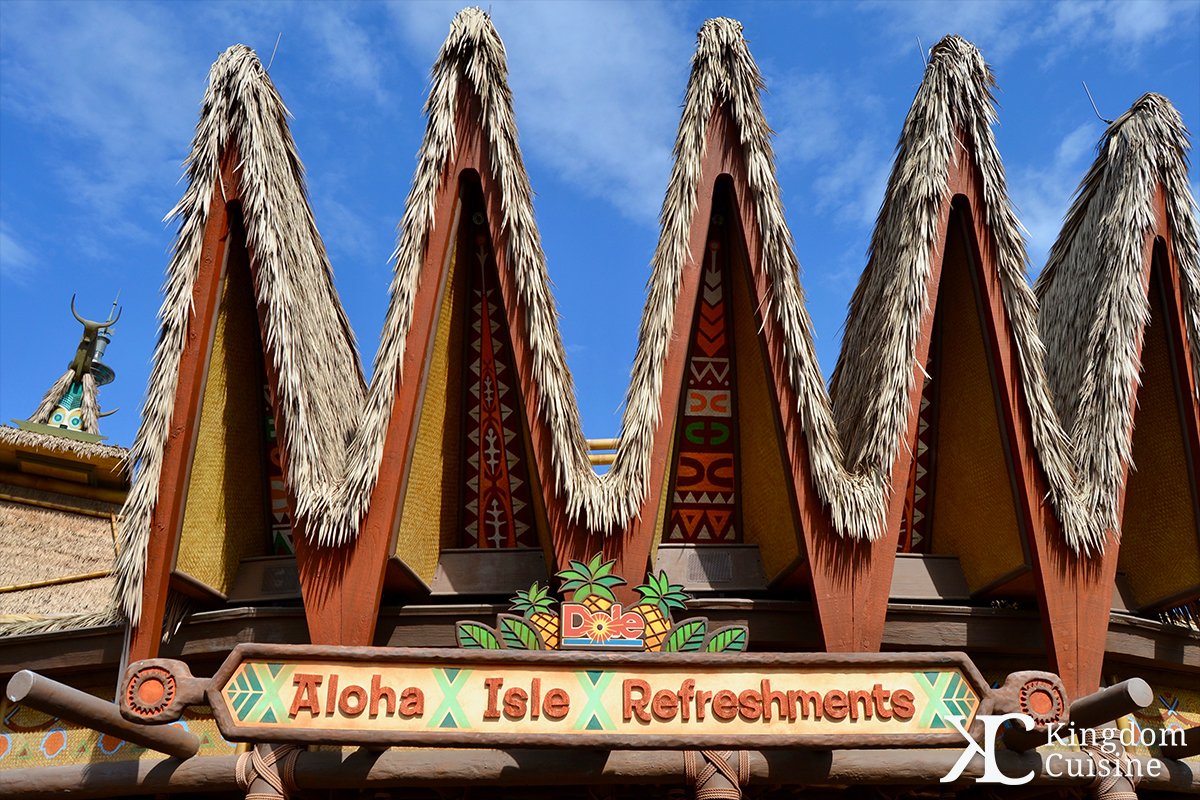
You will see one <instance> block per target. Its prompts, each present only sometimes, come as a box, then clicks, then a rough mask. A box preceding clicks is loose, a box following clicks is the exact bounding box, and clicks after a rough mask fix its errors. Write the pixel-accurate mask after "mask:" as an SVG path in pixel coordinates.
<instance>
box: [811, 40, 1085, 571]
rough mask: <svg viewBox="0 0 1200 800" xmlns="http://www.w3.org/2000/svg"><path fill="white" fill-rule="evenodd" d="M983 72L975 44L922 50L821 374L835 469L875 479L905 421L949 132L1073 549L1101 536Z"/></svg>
mask: <svg viewBox="0 0 1200 800" xmlns="http://www.w3.org/2000/svg"><path fill="white" fill-rule="evenodd" d="M994 85H995V79H994V78H993V76H992V73H991V70H990V69H989V68H988V66H987V64H986V63H985V62H984V60H983V56H982V55H981V54H980V53H979V50H978V49H976V48H975V46H974V45H972V44H971V43H970V42H967V41H966V40H964V39H961V38H959V37H957V36H948V37H946V38H945V39H943V40H942V41H940V42H939V43H938V44H937V45H936V46H935V47H934V48H933V49H932V51H931V52H930V59H929V64H928V67H927V68H926V71H925V79H924V80H923V81H922V83H921V86H920V88H919V89H918V90H917V95H916V98H915V99H914V101H913V105H912V108H911V110H910V111H909V113H908V117H907V119H906V120H905V122H904V129H903V132H902V133H901V135H900V141H899V143H898V145H897V153H896V162H895V166H894V167H893V168H892V174H891V177H890V178H889V180H888V186H887V192H886V194H885V196H884V201H883V205H882V206H881V208H880V211H879V217H878V220H877V222H876V225H875V233H874V235H873V237H872V239H871V247H870V254H869V259H868V263H867V267H866V270H865V271H864V272H863V276H862V278H861V280H860V281H859V284H858V287H857V288H856V289H855V292H854V295H853V297H852V298H851V301H850V310H849V315H848V317H847V322H846V334H845V338H844V339H843V342H842V352H841V356H840V358H839V360H838V364H837V367H836V369H835V371H834V376H833V389H832V391H833V396H834V417H835V420H836V422H837V426H838V431H839V433H840V434H841V436H842V442H843V445H844V447H845V450H846V458H847V461H846V466H847V469H849V470H851V471H854V472H857V473H860V474H863V475H865V476H869V477H870V482H871V484H872V488H873V491H874V492H875V493H877V494H878V493H882V492H884V491H886V489H885V487H886V482H887V481H888V479H889V478H890V470H891V465H892V462H893V460H894V459H895V456H896V451H897V447H898V446H899V445H900V439H901V434H902V431H903V430H904V429H905V426H906V425H907V423H908V418H909V413H910V411H911V409H910V403H909V389H910V387H911V381H912V380H913V357H914V354H915V352H916V342H917V337H918V336H919V334H920V329H921V320H922V317H923V315H924V314H925V313H926V312H927V311H928V310H929V309H928V297H929V295H928V283H929V279H930V276H931V273H932V268H933V264H932V263H931V257H932V255H933V250H934V246H935V244H936V243H937V241H938V236H939V230H938V220H939V212H940V210H941V208H942V207H943V205H944V204H945V203H946V202H947V201H948V200H949V197H948V188H947V187H948V177H949V172H950V167H951V163H952V159H954V158H955V157H956V152H957V149H958V146H959V143H960V137H961V143H962V145H964V146H965V147H966V149H967V151H968V152H969V153H971V154H972V155H973V156H974V159H975V163H976V164H977V165H978V167H979V173H980V178H981V181H982V194H983V199H984V204H983V208H982V209H980V211H982V213H984V214H985V218H984V224H985V226H986V229H987V231H988V233H989V235H990V241H985V242H981V243H980V246H981V248H984V249H985V250H987V251H988V252H990V253H991V255H992V262H993V263H994V265H995V268H996V272H997V277H998V278H999V282H1000V286H1001V287H1002V294H1003V301H1004V306H1005V309H1006V311H1007V314H1008V321H1009V324H1010V325H1011V328H1012V335H1013V339H1014V341H1015V343H1016V346H1017V353H1018V357H1019V370H1018V371H1019V375H1020V379H1021V389H1022V390H1023V392H1024V395H1025V400H1026V402H1027V404H1028V408H1029V413H1030V421H1031V424H1032V434H1033V444H1034V447H1035V448H1036V450H1037V455H1038V456H1039V458H1040V460H1041V464H1042V467H1043V469H1044V471H1045V474H1046V477H1047V478H1048V481H1049V490H1050V500H1051V502H1052V504H1053V507H1054V509H1055V510H1056V512H1057V515H1058V517H1059V520H1060V522H1061V523H1062V527H1063V534H1064V536H1065V538H1066V541H1067V543H1068V544H1069V545H1070V546H1071V548H1072V549H1074V550H1076V551H1092V550H1095V549H1098V548H1099V547H1101V546H1102V542H1103V540H1102V538H1101V537H1099V536H1098V535H1097V533H1096V531H1094V530H1093V529H1092V528H1091V526H1089V524H1088V520H1087V518H1086V516H1085V515H1084V513H1083V509H1082V507H1081V505H1080V503H1079V499H1078V490H1077V486H1076V478H1075V475H1074V466H1073V464H1072V462H1071V453H1070V448H1069V443H1068V440H1067V437H1066V435H1065V434H1064V431H1063V429H1062V426H1061V424H1060V422H1059V420H1058V417H1057V414H1056V413H1055V407H1054V404H1053V399H1052V397H1051V395H1050V392H1049V389H1048V384H1047V381H1046V376H1045V366H1044V360H1045V347H1044V345H1043V344H1042V342H1041V339H1040V337H1039V333H1038V328H1037V302H1036V299H1035V297H1034V295H1033V292H1032V291H1031V290H1030V288H1029V285H1028V283H1027V282H1026V278H1025V266H1026V264H1027V262H1028V257H1027V255H1026V252H1025V242H1024V240H1023V239H1022V237H1021V234H1020V228H1019V223H1018V222H1017V218H1016V215H1015V214H1014V213H1013V209H1012V205H1011V203H1010V202H1009V199H1008V191H1007V187H1006V183H1005V176H1004V166H1003V164H1002V162H1001V159H1000V154H999V151H998V150H997V149H996V142H995V138H994V137H993V135H992V124H993V123H994V122H995V121H996V114H995V104H994V98H993V95H992V88H993V87H994Z"/></svg>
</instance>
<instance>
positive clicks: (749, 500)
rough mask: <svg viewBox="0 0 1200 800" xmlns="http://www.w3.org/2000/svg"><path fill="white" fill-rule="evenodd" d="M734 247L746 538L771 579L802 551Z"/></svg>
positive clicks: (771, 393) (774, 407)
mask: <svg viewBox="0 0 1200 800" xmlns="http://www.w3.org/2000/svg"><path fill="white" fill-rule="evenodd" d="M732 250H733V253H734V257H733V263H732V264H731V265H730V267H731V269H730V283H731V284H733V285H732V286H731V287H730V288H731V290H732V291H731V293H730V294H731V299H732V303H733V308H732V312H733V346H734V363H735V364H737V375H736V378H737V413H738V420H737V425H738V448H739V453H738V463H739V464H740V466H741V470H742V473H741V484H740V486H739V487H738V490H739V492H740V498H739V499H740V502H741V508H742V532H743V539H742V540H743V541H744V542H745V543H746V544H756V545H758V552H759V557H760V558H761V559H762V564H763V570H764V571H765V572H766V576H767V580H768V581H771V580H774V579H775V578H777V577H779V574H780V573H781V572H782V571H783V570H784V569H785V568H787V567H788V566H789V565H790V564H792V563H793V562H795V560H796V558H797V557H798V556H799V555H800V544H799V542H800V531H799V530H797V529H796V521H795V516H794V514H793V511H792V490H791V487H790V486H789V485H788V484H789V481H790V479H789V477H788V470H787V468H786V467H785V465H784V464H785V462H784V456H783V451H782V448H781V445H782V442H781V439H780V434H779V430H778V427H779V423H778V419H779V407H778V403H777V401H776V399H775V390H774V388H773V387H772V386H771V385H770V381H771V376H770V373H769V372H768V369H767V363H766V359H765V358H764V351H763V347H762V344H761V343H760V339H759V334H758V325H759V322H758V316H757V315H756V314H755V311H754V309H755V305H756V304H755V303H753V302H751V299H750V298H751V294H750V282H749V279H750V274H749V267H748V265H747V264H746V259H745V256H744V254H743V253H742V251H741V248H740V247H734V248H732Z"/></svg>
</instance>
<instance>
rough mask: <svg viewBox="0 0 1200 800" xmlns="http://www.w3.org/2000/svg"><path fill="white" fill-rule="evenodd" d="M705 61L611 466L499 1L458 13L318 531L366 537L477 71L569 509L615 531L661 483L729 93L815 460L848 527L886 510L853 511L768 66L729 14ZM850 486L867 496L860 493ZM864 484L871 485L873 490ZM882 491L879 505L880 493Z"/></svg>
mask: <svg viewBox="0 0 1200 800" xmlns="http://www.w3.org/2000/svg"><path fill="white" fill-rule="evenodd" d="M698 40H699V44H698V48H697V52H696V56H695V58H694V59H693V63H692V75H691V79H690V81H689V83H688V90H687V97H686V100H685V107H684V112H683V118H682V120H681V121H680V125H679V132H678V135H677V138H676V142H675V165H674V169H673V171H672V175H671V180H670V184H669V187H668V189H667V196H666V199H665V200H664V203H663V209H662V214H661V224H662V233H661V236H660V239H659V244H658V247H657V250H656V251H655V255H654V259H653V262H652V272H651V277H650V281H649V289H648V294H649V296H648V299H647V303H646V307H645V311H644V313H643V317H642V322H641V327H640V331H639V345H638V350H637V354H636V356H635V360H634V365H633V370H632V379H631V382H630V387H629V390H628V392H627V395H626V403H625V414H624V418H623V421H622V433H621V436H620V439H619V444H618V447H617V454H616V457H615V461H614V463H613V465H612V468H611V469H610V470H609V471H608V472H607V473H606V474H605V475H604V476H598V475H596V474H595V472H594V471H593V470H592V469H591V466H590V463H589V460H588V449H587V443H586V440H585V439H584V436H583V432H582V426H581V424H580V418H579V410H578V407H577V406H576V403H575V390H574V384H573V381H572V379H571V374H570V370H569V369H568V368H567V364H566V357H565V353H564V350H563V346H562V340H561V337H560V335H559V331H558V325H557V311H556V309H555V306H554V300H553V296H552V294H551V291H550V285H549V277H548V273H547V269H546V259H545V254H544V252H543V251H542V247H541V242H540V238H539V234H538V230H537V226H536V224H535V222H534V214H533V204H532V194H533V192H532V189H531V187H530V184H529V176H528V174H527V173H526V171H525V167H524V164H523V162H522V159H521V152H520V148H519V145H518V143H517V130H516V122H515V118H514V116H513V109H512V95H511V92H510V90H509V86H508V68H507V64H506V60H505V53H504V46H503V43H502V42H501V41H500V37H499V36H498V35H497V33H496V30H495V28H494V27H493V26H492V23H491V20H490V18H489V17H488V15H487V14H486V13H484V12H483V11H481V10H480V9H477V8H469V9H465V10H463V11H461V12H459V14H458V15H457V16H456V17H455V18H454V21H453V22H452V23H451V26H450V34H449V36H448V37H447V39H446V42H445V44H443V46H442V50H441V52H440V54H439V55H438V59H437V61H436V63H435V64H434V67H433V79H432V89H431V91H430V96H429V100H428V102H427V104H426V107H425V111H426V114H427V116H428V125H427V127H426V133H425V139H424V142H423V144H422V147H421V150H420V155H419V161H418V165H417V170H416V174H415V176H414V178H413V185H412V189H411V191H410V193H409V197H408V204H407V207H406V210H405V215H404V218H403V219H402V221H401V225H400V228H401V233H400V241H399V244H398V246H397V249H396V267H395V277H394V279H393V282H392V287H391V305H390V308H389V311H388V316H387V319H386V321H385V323H384V332H383V338H382V343H381V346H380V350H379V354H378V356H377V358H376V362H375V369H374V373H373V377H372V385H371V390H370V393H369V397H368V401H367V406H366V410H365V413H364V415H363V427H362V428H361V429H360V430H359V431H358V433H357V435H356V436H355V439H354V443H353V445H352V448H351V453H350V456H349V467H350V473H349V476H348V480H347V481H346V483H345V485H344V492H343V494H342V496H341V497H339V498H337V499H336V500H335V502H334V503H333V504H332V505H331V506H330V508H329V510H328V513H327V514H324V515H322V516H321V518H320V519H319V520H318V521H317V524H318V526H319V534H318V536H319V540H320V541H321V542H323V543H328V544H341V543H344V542H347V541H350V540H352V539H353V538H354V536H355V535H356V532H357V528H358V522H359V520H360V519H361V518H362V515H363V514H364V513H365V511H366V506H367V503H368V502H369V498H370V493H371V490H372V489H373V487H374V485H375V481H376V480H377V478H378V470H379V463H380V458H381V456H382V451H383V446H384V436H385V433H386V428H387V422H388V419H389V417H390V415H391V413H392V406H393V403H394V400H395V389H396V385H397V381H398V380H399V379H402V377H403V376H400V374H399V372H400V365H401V358H402V356H403V353H404V347H405V343H406V340H407V336H408V331H409V328H410V326H411V324H412V313H413V303H414V300H415V296H416V291H417V285H418V281H419V280H420V279H421V275H420V265H421V263H422V260H423V256H424V252H425V248H426V246H427V243H428V238H429V232H430V230H431V229H432V227H433V224H434V198H435V195H436V192H437V191H438V188H439V187H440V186H441V183H442V181H443V180H445V179H446V177H447V168H448V166H449V165H450V163H451V160H452V159H453V157H454V154H455V148H456V146H457V143H458V141H459V139H460V138H461V134H460V132H459V131H458V130H456V110H457V109H456V103H457V99H458V93H459V90H460V87H461V86H463V85H464V84H465V86H466V88H468V89H469V90H470V91H472V92H473V93H474V94H475V96H476V97H477V98H478V100H479V103H480V108H481V111H480V127H481V129H482V134H483V136H484V137H485V140H486V142H487V145H488V148H489V156H490V163H491V167H492V170H493V177H494V179H495V181H496V184H497V185H498V186H499V188H500V207H501V213H502V221H501V230H499V231H496V232H495V234H496V237H497V240H498V241H502V242H503V243H504V246H505V248H506V253H505V255H506V263H507V268H508V269H510V270H512V272H513V274H514V276H515V279H516V280H515V283H516V286H517V292H518V298H517V302H518V303H519V304H520V305H521V306H522V308H523V309H524V312H525V318H526V324H527V326H528V330H527V331H526V333H527V336H528V340H529V342H530V348H531V362H532V376H533V381H534V383H535V385H536V386H537V388H538V397H537V402H536V403H535V407H536V411H535V413H537V414H539V415H541V418H542V422H543V423H544V424H545V426H546V428H547V430H548V431H549V432H550V438H551V458H552V467H553V479H554V481H555V488H556V490H557V492H558V494H559V496H560V497H561V498H562V501H563V503H564V506H565V508H566V511H567V513H568V515H569V517H570V518H571V519H573V520H575V521H577V522H579V523H581V524H582V525H584V526H585V527H586V528H588V529H589V530H591V531H596V532H602V533H611V532H613V531H616V530H619V529H621V528H622V527H623V526H624V525H626V524H627V523H628V522H629V521H630V520H631V519H632V518H633V517H634V515H636V514H637V512H638V509H639V507H640V506H641V504H642V501H643V499H644V497H645V494H646V490H647V485H646V484H647V479H648V475H649V467H650V461H651V458H652V456H653V445H654V434H655V430H656V428H657V425H658V421H659V417H660V414H661V406H660V399H661V394H662V389H663V386H662V383H663V367H664V361H665V358H666V354H667V348H668V344H669V342H670V338H671V328H672V323H673V320H674V313H675V306H676V302H677V300H678V299H679V298H678V295H679V285H680V279H681V276H682V273H683V269H684V266H685V264H686V263H687V261H688V259H690V258H691V254H690V253H689V252H688V233H689V229H690V226H691V224H692V218H693V216H694V214H695V212H696V207H697V194H698V189H699V184H700V178H701V174H700V173H701V170H700V163H701V159H702V157H703V154H704V146H705V140H706V139H705V137H706V132H707V128H708V125H709V122H710V120H711V117H712V113H713V110H714V109H715V108H718V107H720V106H722V105H726V106H728V107H729V109H730V112H731V113H732V115H733V118H734V122H735V124H736V125H737V127H738V128H739V130H740V132H741V135H742V143H743V146H744V148H745V152H746V159H747V162H748V164H749V166H750V169H749V173H750V181H751V185H752V189H753V191H754V193H755V195H756V198H757V200H758V209H759V221H760V228H761V234H762V240H763V244H764V248H765V253H766V255H765V258H766V259H768V260H769V263H770V264H771V274H772V278H773V280H774V283H775V286H774V289H775V297H774V298H773V300H774V301H773V302H772V304H771V308H770V312H769V313H775V314H776V315H778V316H779V318H780V319H781V321H782V322H783V324H784V326H785V331H786V333H787V334H788V335H787V339H788V342H789V344H791V345H794V346H793V347H791V349H790V351H789V355H790V359H791V362H790V363H791V372H792V376H791V377H792V379H793V381H794V383H795V384H797V385H798V386H800V387H802V388H801V390H800V391H798V395H799V397H800V398H802V399H801V404H802V412H803V417H804V419H805V420H806V422H807V423H809V424H808V427H807V428H806V431H807V432H810V439H811V440H812V444H811V446H812V449H813V453H814V463H815V465H816V469H817V470H818V472H820V473H821V475H822V478H823V481H822V486H823V487H826V488H828V493H827V495H826V496H827V499H829V500H831V501H833V503H834V505H835V507H836V508H837V509H838V510H839V511H840V512H841V513H842V514H843V516H844V518H845V523H846V524H844V525H842V526H841V527H840V528H839V530H842V531H851V530H852V531H855V532H856V533H857V532H869V531H873V530H874V529H875V525H874V524H873V520H875V519H879V518H881V517H882V514H881V513H880V510H879V508H872V509H868V510H866V511H865V512H864V511H862V510H859V509H849V510H847V506H848V505H851V503H848V502H843V501H842V498H843V495H844V494H845V492H844V491H843V490H844V488H845V486H846V485H847V484H852V483H853V481H852V480H848V479H847V478H846V476H845V475H844V474H843V473H842V471H841V466H840V465H841V457H840V452H839V450H838V443H837V438H836V436H835V435H834V434H833V431H832V425H831V421H830V420H831V418H830V413H829V408H828V398H827V396H826V394H825V391H824V385H823V381H822V379H821V375H820V371H819V369H818V367H817V360H816V355H815V351H814V350H813V347H812V336H811V324H810V323H809V320H808V317H807V314H806V312H805V311H804V307H803V300H802V292H801V290H800V287H799V283H798V281H797V278H796V270H797V268H798V267H797V263H796V258H795V254H794V253H793V250H792V245H791V236H790V234H789V233H788V231H787V228H786V225H785V224H784V220H783V214H782V204H781V201H780V192H779V187H778V184H777V183H776V181H775V176H774V156H773V154H772V151H771V146H770V141H769V138H770V129H769V128H768V127H767V124H766V121H765V119H764V117H763V114H762V107H761V103H760V98H759V91H760V89H761V87H762V78H761V76H760V75H759V72H758V69H757V66H756V65H755V63H754V61H753V59H752V58H751V56H750V53H749V51H748V49H747V48H746V43H745V40H744V39H743V38H742V36H741V26H740V25H739V24H738V23H737V22H735V21H733V20H728V19H716V20H711V21H709V22H707V23H705V25H704V27H703V28H702V29H701V31H700V33H699V36H698ZM850 494H851V498H852V499H853V498H856V497H857V496H858V495H857V494H854V493H850ZM859 494H861V493H859ZM876 505H877V506H878V505H879V504H878V503H877V504H876Z"/></svg>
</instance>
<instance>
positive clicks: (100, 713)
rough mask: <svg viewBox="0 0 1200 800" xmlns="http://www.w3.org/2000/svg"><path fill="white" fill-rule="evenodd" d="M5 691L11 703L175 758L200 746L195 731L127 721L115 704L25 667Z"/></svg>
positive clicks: (11, 680)
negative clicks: (192, 732)
mask: <svg viewBox="0 0 1200 800" xmlns="http://www.w3.org/2000/svg"><path fill="white" fill-rule="evenodd" d="M7 694H8V699H9V701H11V702H13V703H21V704H22V705H26V706H29V707H30V708H36V709H37V710H38V711H41V712H44V713H46V714H53V715H54V716H56V717H62V718H63V719H66V720H70V721H71V722H75V723H78V724H80V725H86V726H87V727H89V728H93V729H95V730H97V731H100V732H101V733H107V734H109V735H110V736H116V737H118V738H121V739H124V740H125V741H127V742H132V743H133V744H137V745H141V746H142V747H148V748H150V749H151V750H157V751H158V752H160V753H166V754H167V755H169V756H174V757H175V758H181V759H186V758H191V757H192V756H194V755H195V754H196V751H198V750H199V749H200V740H199V739H198V738H197V737H196V736H195V734H191V733H188V732H187V731H185V730H183V729H181V728H177V727H174V726H167V725H164V726H161V727H152V726H149V725H139V724H138V723H136V722H130V721H129V720H127V719H125V718H124V717H122V716H121V712H120V711H118V710H117V707H116V705H115V704H113V703H109V702H106V701H104V700H101V699H100V698H99V697H95V696H93V695H90V694H88V693H87V692H81V691H79V690H78V689H73V688H72V687H70V686H67V685H65V684H62V683H59V682H58V681H52V680H50V679H49V678H47V677H45V676H44V675H38V674H37V673H36V672H30V671H29V670H27V669H23V670H21V671H20V672H18V673H17V674H15V675H13V676H12V678H10V679H9V681H8V690H7ZM35 771H36V770H35Z"/></svg>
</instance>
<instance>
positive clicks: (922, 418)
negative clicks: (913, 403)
mask: <svg viewBox="0 0 1200 800" xmlns="http://www.w3.org/2000/svg"><path fill="white" fill-rule="evenodd" d="M930 351H931V352H930V357H929V361H930V364H929V366H928V367H927V369H926V372H927V374H926V377H925V384H924V386H923V387H922V389H921V409H920V411H919V412H918V416H917V441H916V447H915V448H914V450H913V459H912V466H911V467H910V468H909V474H908V494H907V500H906V502H905V505H904V516H903V517H901V519H900V540H899V543H898V545H897V551H898V552H901V553H928V552H930V549H929V545H930V538H929V530H930V524H929V523H930V522H931V520H930V517H929V515H930V512H931V511H932V510H933V459H934V446H933V437H934V433H935V432H934V425H935V422H936V419H937V414H936V408H935V399H936V397H935V396H936V388H935V386H934V381H935V378H933V377H930V375H934V374H935V372H934V368H933V361H934V355H933V352H932V351H933V347H932V346H931V347H930Z"/></svg>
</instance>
